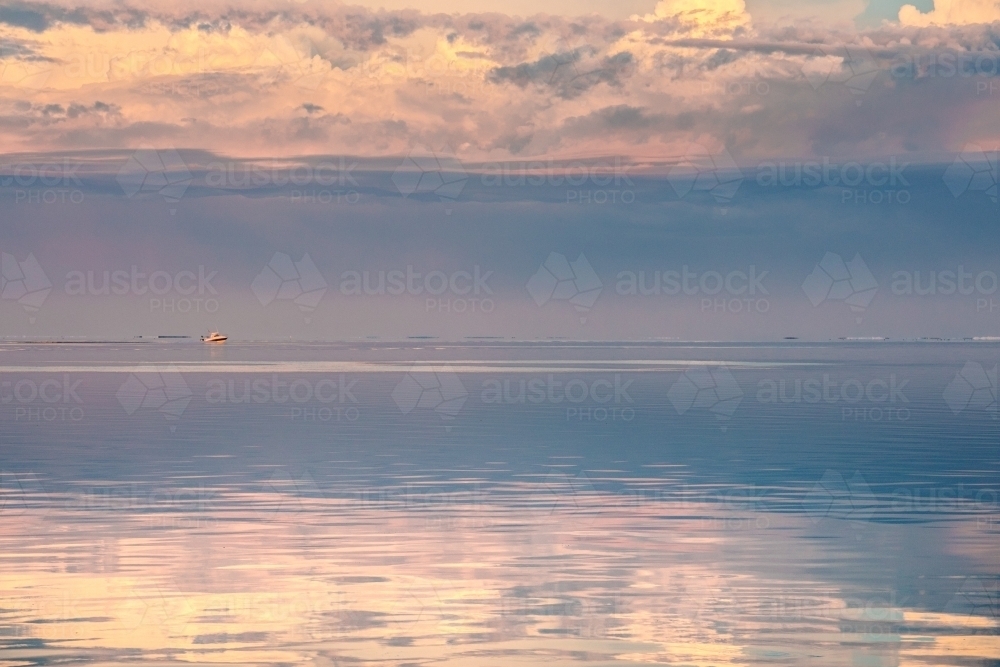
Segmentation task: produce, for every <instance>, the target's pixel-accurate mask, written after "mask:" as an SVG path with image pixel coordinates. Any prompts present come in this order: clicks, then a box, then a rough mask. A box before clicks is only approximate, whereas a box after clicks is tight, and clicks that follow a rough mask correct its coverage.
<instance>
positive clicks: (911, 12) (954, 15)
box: [899, 0, 1000, 26]
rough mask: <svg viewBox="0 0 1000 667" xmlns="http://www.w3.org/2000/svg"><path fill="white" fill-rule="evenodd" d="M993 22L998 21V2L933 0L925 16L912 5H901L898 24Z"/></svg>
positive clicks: (993, 0)
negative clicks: (932, 7) (932, 6)
mask: <svg viewBox="0 0 1000 667" xmlns="http://www.w3.org/2000/svg"><path fill="white" fill-rule="evenodd" d="M994 21H1000V0H934V9H933V10H931V11H930V12H927V13H926V14H925V13H923V12H921V11H920V10H919V9H917V8H916V7H914V6H913V5H903V7H901V8H900V10H899V22H900V23H902V24H903V25H912V26H930V25H947V24H961V25H964V24H969V23H993V22H994Z"/></svg>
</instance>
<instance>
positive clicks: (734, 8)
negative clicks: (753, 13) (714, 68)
mask: <svg viewBox="0 0 1000 667" xmlns="http://www.w3.org/2000/svg"><path fill="white" fill-rule="evenodd" d="M642 20H644V21H672V22H675V23H676V24H677V25H678V26H679V27H680V28H681V29H682V30H684V31H685V32H688V33H690V34H691V35H692V36H694V37H716V36H722V35H732V34H734V33H738V32H741V31H744V30H746V29H747V28H749V27H750V14H748V13H747V8H746V3H744V2H743V0H660V1H659V2H658V3H657V4H656V8H655V9H654V10H653V13H652V14H647V15H646V16H644V17H643V18H642Z"/></svg>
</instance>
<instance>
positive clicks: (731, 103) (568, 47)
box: [0, 0, 1000, 161]
mask: <svg viewBox="0 0 1000 667" xmlns="http://www.w3.org/2000/svg"><path fill="white" fill-rule="evenodd" d="M69 2H70V0H65V2H64V3H63V4H58V5H56V4H49V5H46V4H41V3H36V4H32V5H31V6H30V12H34V13H33V14H30V15H28V14H23V13H22V14H18V13H14V14H10V13H8V14H0V141H3V142H4V145H5V147H6V150H7V151H8V152H34V151H48V150H64V149H85V148H86V149H92V148H128V147H131V146H136V145H139V144H153V145H168V146H174V147H177V148H190V147H197V148H203V149H207V150H211V151H215V152H218V153H228V154H231V155H235V156H273V157H283V156H288V157H290V156H295V155H305V154H309V155H315V154H323V153H325V154H338V153H340V154H343V153H351V154H355V155H362V156H373V157H375V156H386V155H399V154H403V153H406V152H407V151H409V150H411V149H413V148H417V147H426V148H430V149H432V150H439V149H443V148H446V149H448V150H450V151H454V152H456V153H457V154H458V156H459V157H461V158H462V159H468V160H472V161H476V160H502V159H509V158H512V157H515V156H516V157H519V158H520V157H527V156H545V157H553V158H560V157H575V156H581V155H609V154H618V155H625V156H630V157H637V158H642V159H644V160H645V159H647V158H648V159H649V160H650V161H655V160H657V159H662V160H664V161H669V160H674V159H677V158H678V157H679V156H682V155H683V154H684V152H685V151H686V150H687V148H686V147H687V146H689V145H690V144H691V143H692V142H694V143H697V144H699V145H702V146H714V147H721V146H725V147H726V148H727V149H728V150H729V151H730V153H731V154H732V155H734V156H735V157H736V158H737V159H745V160H751V161H752V160H755V159H762V158H763V157H764V156H774V155H781V156H788V155H803V154H810V155H813V154H817V153H818V154H821V155H824V154H825V155H834V154H851V155H852V156H853V155H856V154H858V153H861V152H863V153H873V154H874V153H883V154H884V153H891V152H913V151H929V152H933V151H935V150H939V151H940V150H946V151H949V150H954V147H955V146H956V145H958V146H959V147H960V146H961V145H963V144H964V143H965V142H967V141H978V142H980V143H983V144H991V143H992V142H993V141H994V140H995V139H997V137H996V136H995V135H996V134H997V132H998V131H997V129H996V127H995V123H993V122H991V118H992V116H991V113H993V108H992V107H990V105H989V104H988V102H989V101H990V99H988V96H983V95H979V94H977V91H976V88H975V86H976V85H978V84H982V83H986V84H987V90H990V89H989V85H993V86H994V87H995V86H996V78H995V76H991V75H990V72H989V71H988V69H987V68H986V67H985V66H984V67H983V68H982V71H981V72H976V73H975V74H976V76H975V77H973V78H969V77H965V76H955V75H954V72H953V73H952V75H951V76H948V75H947V73H946V72H941V71H939V70H936V69H935V67H936V65H934V64H935V63H937V64H940V63H941V62H942V56H947V57H950V58H966V59H971V60H970V62H973V63H979V62H993V63H994V64H996V62H997V59H1000V47H998V44H1000V29H996V28H994V27H992V26H988V25H968V26H949V27H944V28H941V27H929V28H920V27H914V26H891V25H888V24H884V25H883V26H881V27H880V28H878V29H873V30H869V31H864V32H856V31H853V28H836V29H834V28H830V27H828V26H824V25H822V24H817V23H816V22H815V21H810V22H803V23H792V24H783V25H780V26H774V25H769V24H764V23H760V22H755V23H751V21H750V18H749V16H748V15H747V13H746V10H745V8H744V4H743V2H742V0H718V1H717V2H709V1H708V0H664V1H662V2H660V3H659V4H658V5H657V7H656V10H655V12H654V13H653V14H650V15H647V16H643V17H638V16H636V17H633V18H632V19H630V20H622V21H615V20H610V19H606V18H601V17H598V16H589V17H564V16H550V15H536V16H531V17H527V18H519V17H511V16H506V15H502V14H468V15H442V14H433V15H432V14H421V13H419V12H416V11H399V12H386V11H369V10H366V9H363V8H358V7H344V6H339V5H326V4H323V5H319V4H314V3H311V2H306V3H302V4H298V3H295V2H289V3H284V4H280V5H276V4H274V3H273V2H270V3H268V2H262V1H258V0H249V1H248V2H247V3H241V4H240V5H239V6H238V7H235V8H233V7H230V6H228V5H225V4H221V3H220V2H216V0H207V1H206V2H199V3H195V2H193V1H192V2H188V0H181V1H180V2H178V3H177V4H172V5H170V6H169V7H166V8H157V7H154V6H152V3H150V6H146V5H126V4H122V3H115V2H111V1H110V0H108V1H107V2H106V4H101V2H102V0H94V2H93V3H88V4H87V6H86V8H78V7H75V6H73V5H71V4H66V3H69ZM157 4H162V3H157ZM25 11H28V10H25ZM983 59H985V60H983ZM990 59H993V60H992V61H990ZM929 63H930V65H929ZM977 67H978V65H977ZM995 72H996V70H995V69H994V70H993V74H994V75H995ZM997 94H1000V91H998V93H997ZM992 99H993V100H994V104H995V99H996V98H995V97H993V98H992ZM956 119H960V120H961V124H959V120H956ZM713 150H714V149H713Z"/></svg>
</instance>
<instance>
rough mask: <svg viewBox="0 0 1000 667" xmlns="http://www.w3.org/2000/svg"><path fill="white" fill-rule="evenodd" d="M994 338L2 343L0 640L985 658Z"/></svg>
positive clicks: (347, 653) (132, 645) (995, 523)
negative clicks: (923, 340) (588, 342)
mask: <svg viewBox="0 0 1000 667" xmlns="http://www.w3.org/2000/svg"><path fill="white" fill-rule="evenodd" d="M998 361H1000V347H998V346H997V345H995V344H986V343H967V344H959V343H955V344H950V343H949V344H945V343H939V344H916V343H914V344H888V343H877V344H875V343H872V344H868V343H842V344H798V343H789V344H787V345H708V344H704V345H693V344H663V345H649V346H630V345H585V344H547V345H499V344H498V345H488V344H482V345H447V346H446V345H434V344H425V345H422V344H414V345H392V344H378V345H346V344H345V345H286V346H280V345H278V346H276V345H253V344H228V345H226V346H221V347H211V348H209V347H207V346H203V345H200V344H185V343H174V344H157V343H147V344H108V345H19V344H5V345H2V346H0V470H2V477H0V520H2V530H0V664H4V665H7V664H9V665H50V664H77V663H89V664H104V663H107V664H111V663H128V664H138V663H143V664H167V663H181V662H183V663H195V664H207V663H235V664H247V665H277V664H282V665H284V664H288V665H291V664H296V665H298V664H316V665H352V664H359V663H366V664H367V663H371V664H385V665H484V666H485V665H518V664H523V665H537V664H542V663H544V664H547V665H569V664H582V663H593V664H601V665H611V664H615V665H619V664H621V665H639V664H643V665H646V664H672V665H673V664H685V665H719V664H740V665H744V664H746V665H749V664H763V663H767V664H772V663H780V664H789V665H791V664H810V665H852V666H857V665H861V666H871V667H882V666H889V665H932V664H933V665H997V664H998V660H1000V632H998V628H1000V598H998V581H1000V497H998V492H1000V475H998V472H1000V421H998V420H997V376H996V364H997V362H998Z"/></svg>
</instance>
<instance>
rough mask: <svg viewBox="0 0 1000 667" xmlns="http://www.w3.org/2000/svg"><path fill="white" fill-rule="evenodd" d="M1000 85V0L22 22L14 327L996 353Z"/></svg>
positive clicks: (6, 237)
mask: <svg viewBox="0 0 1000 667" xmlns="http://www.w3.org/2000/svg"><path fill="white" fill-rule="evenodd" d="M998 71H1000V0H936V1H935V2H929V1H927V0H925V1H924V2H919V3H916V4H909V3H905V2H885V1H877V2H876V1H875V0H872V1H871V2H865V0H833V1H819V0H817V1H813V2H790V1H788V0H773V1H767V0H752V1H748V2H743V0H660V1H659V2H653V1H652V0H649V1H646V0H625V1H622V2H614V3H612V2H607V1H605V0H586V1H582V2H581V1H577V2H569V0H552V1H550V2H531V3H528V2H521V1H519V0H515V1H514V2H510V3H505V4H504V5H503V9H502V11H501V10H499V8H498V7H497V6H496V5H494V4H489V5H488V4H487V3H485V2H481V1H479V0H431V1H430V2H422V3H419V4H418V3H413V2H410V1H409V0H365V1H364V2H361V3H360V4H340V3H334V2H314V1H313V0H305V1H303V2H298V1H288V2H280V1H276V0H268V1H252V2H242V3H238V4H232V3H227V2H218V1H216V0H211V1H209V2H204V1H201V2H187V1H182V2H177V3H170V4H167V3H154V2H148V1H147V2H90V3H80V2H46V3H24V2H3V3H0V141H2V145H3V154H2V155H0V206H2V207H3V223H2V225H0V252H3V253H4V269H3V277H4V284H3V288H2V290H0V296H2V298H0V323H2V324H0V335H2V336H11V337H28V338H45V337H56V338H58V337H67V336H85V337H131V336H134V335H157V334H160V335H165V334H169V335H195V336H196V335H198V334H200V333H202V332H204V331H205V330H206V329H207V328H212V327H216V328H223V329H226V330H228V331H229V332H230V333H231V335H233V336H234V338H243V339H257V340H259V339H268V340H269V339H288V338H292V339H308V340H319V339H322V340H340V339H355V338H368V337H374V338H380V339H397V338H406V337H408V336H429V337H434V338H437V339H441V340H453V339H458V340H462V339H466V338H467V337H470V336H474V337H499V338H505V339H539V338H541V339H547V338H568V339H587V340H590V339H599V340H608V339H614V340H619V339H642V340H649V339H662V338H668V339H669V338H680V339H690V338H693V339H699V340H704V339H710V340H736V339H740V340H744V339H749V340H773V339H780V338H785V337H793V336H794V337H805V338H818V339H827V338H831V337H832V338H836V337H878V336H891V337H921V336H944V337H969V336H976V337H983V336H996V335H1000V327H998V326H997V323H998V322H1000V319H998V318H1000V296H998V294H1000V293H998V292H996V285H995V284H993V282H991V281H994V282H995V276H996V275H997V274H998V273H1000V262H998V261H997V260H996V259H995V257H994V254H995V253H992V252H991V251H990V249H991V248H995V247H996V241H997V240H998V235H1000V232H998V225H1000V209H998V207H997V201H996V200H997V189H996V183H997V158H996V149H997V146H998V145H1000V123H997V118H998V117H1000V114H998V110H1000V77H998ZM306 255H308V259H306ZM581 258H582V261H581ZM856 258H859V260H860V261H856ZM133 266H134V267H135V268H134V269H133ZM407 267H411V269H409V274H407V271H408V268H407ZM477 267H478V268H477ZM685 267H686V268H685ZM862 267H863V268H862ZM396 271H398V272H400V273H401V274H402V275H404V276H406V275H410V276H411V278H410V283H407V284H406V285H405V286H404V287H403V288H400V289H398V290H396V291H397V292H398V293H392V290H391V289H390V285H389V284H390V283H392V284H397V283H393V277H394V276H397V277H398V274H396V273H393V272H396ZM477 271H478V272H479V273H478V274H477ZM969 271H972V272H973V273H972V274H971V275H972V277H971V278H968V279H963V278H962V276H963V275H965V274H966V273H968V272H969ZM116 272H119V273H117V274H116ZM156 272H159V274H158V277H157V280H160V281H161V286H160V287H157V288H156V290H155V291H156V292H159V293H158V294H152V293H151V292H150V291H149V290H148V289H146V290H144V289H143V287H144V285H145V283H143V281H144V280H147V278H143V277H135V276H137V275H141V276H146V277H148V276H150V275H152V274H153V273H156ZM199 272H200V273H201V274H203V275H204V276H209V275H212V276H214V277H213V278H211V279H210V280H208V281H207V282H206V280H204V279H202V280H201V281H200V282H199V281H197V280H195V282H194V287H193V289H194V292H191V291H190V290H189V289H188V287H189V286H190V284H189V280H188V277H189V276H190V275H195V276H197V275H199ZM366 272H367V275H368V282H367V283H365V282H364V279H365V274H366ZM675 272H676V275H678V276H680V277H681V283H677V284H680V287H679V288H678V289H679V291H677V290H675V289H674V284H675V282H673V277H674V275H675ZM817 272H818V273H817ZM105 273H107V276H108V279H107V280H106V281H105V280H103V278H104V274H105ZM380 273H381V274H382V275H383V276H384V277H383V278H380V277H379V276H380ZM751 273H753V274H754V275H755V276H756V277H757V280H756V281H753V280H748V279H745V278H741V276H747V277H749V275H750V274H751ZM761 273H764V278H760V274H761ZM413 274H420V275H421V276H422V277H421V278H415V277H412V275H413ZM431 274H434V277H433V278H428V276H430V275H431ZM115 275H117V276H118V278H122V276H126V275H127V276H128V279H127V280H124V282H122V280H119V283H115V280H114V279H115ZM467 275H468V276H471V277H472V280H471V282H470V281H469V280H467V279H466V276H467ZM476 275H478V276H479V279H478V280H476V279H475V277H476ZM484 275H486V276H487V277H486V278H483V276H484ZM685 275H686V276H688V282H683V278H684V276H685ZM706 275H707V276H708V277H707V278H706V277H705V276H706ZM699 276H700V277H699ZM716 276H719V277H720V278H721V279H722V283H723V284H722V286H721V287H719V288H718V289H716V287H715V286H716V283H718V282H719V281H718V280H717V279H716ZM729 276H732V279H731V280H729V282H728V283H727V282H726V280H727V278H728V277H729ZM442 277H443V278H444V279H445V280H446V282H448V287H447V288H446V289H444V291H441V292H440V293H430V292H437V291H438V288H437V287H436V285H437V284H438V283H435V282H434V281H438V282H440V281H441V279H442ZM133 278H134V280H133ZM355 278H356V280H355ZM977 279H979V283H980V284H979V285H978V286H977V285H976V284H975V281H976V280H977ZM88 280H90V282H87V281H88ZM379 280H382V281H383V283H385V284H384V286H383V287H382V288H379ZM424 280H430V281H431V282H430V283H425V282H421V281H424ZM698 280H704V281H706V282H704V284H695V283H697V281H698ZM921 280H923V281H924V282H923V287H921V286H920V285H921V283H920V281H921ZM942 280H943V282H944V285H939V283H940V282H941V281H942ZM963 280H964V281H965V282H963ZM163 281H167V282H169V283H170V284H169V287H167V286H166V285H167V282H163ZM178 281H179V282H178ZM691 281H695V282H694V283H692V282H691ZM907 281H909V282H907ZM928 281H930V282H928ZM970 281H971V282H970ZM397 282H398V281H397ZM952 282H954V283H956V285H955V287H954V288H949V287H948V285H950V284H951V283H952ZM466 283H469V284H468V285H466ZM668 283H669V284H668ZM105 284H106V289H105V288H104V287H102V285H105ZM113 284H120V285H126V284H127V286H126V287H121V288H120V290H119V291H120V292H122V293H116V292H115V291H114V290H113V289H112V287H113ZM969 285H972V287H969ZM466 286H468V290H466V289H465V287H466ZM147 287H148V286H147ZM161 287H162V289H161ZM366 288H367V292H369V293H366ZM751 290H753V291H754V292H755V293H754V294H750V291H751ZM762 290H763V291H765V292H766V293H762ZM970 290H971V291H970ZM643 291H645V292H646V293H644V294H643V293H640V292H643ZM105 292H106V293H105ZM920 292H925V293H920ZM727 295H728V296H727ZM154 296H155V297H156V298H154ZM161 297H162V298H161ZM195 297H204V298H205V299H207V300H208V305H206V303H199V304H195V303H194V302H193V301H192V299H193V298H195ZM724 297H726V298H724ZM750 297H753V298H752V299H751V298H750ZM171 299H173V300H171ZM737 302H740V303H741V304H742V305H738V303H737ZM181 308H183V309H184V310H183V311H181V310H179V309H181ZM476 309H479V310H478V311H477V310H476Z"/></svg>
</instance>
